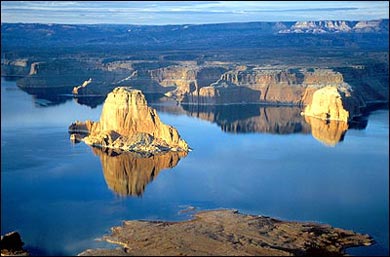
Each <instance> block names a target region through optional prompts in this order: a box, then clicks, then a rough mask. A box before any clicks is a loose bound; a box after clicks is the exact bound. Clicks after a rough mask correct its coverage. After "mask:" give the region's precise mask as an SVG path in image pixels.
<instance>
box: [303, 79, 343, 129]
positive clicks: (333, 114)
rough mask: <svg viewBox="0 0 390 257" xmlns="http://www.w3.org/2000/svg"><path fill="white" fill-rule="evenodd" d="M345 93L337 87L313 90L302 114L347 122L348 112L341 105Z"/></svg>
mask: <svg viewBox="0 0 390 257" xmlns="http://www.w3.org/2000/svg"><path fill="white" fill-rule="evenodd" d="M346 97H347V95H346V94H345V93H344V92H341V91H340V90H339V89H338V88H337V87H334V86H326V87H324V88H321V89H318V90H316V91H315V92H314V94H313V97H312V102H311V103H310V104H309V105H307V106H306V107H305V110H304V111H303V113H302V114H303V115H305V116H312V117H315V118H318V119H321V120H336V121H344V122H348V120H350V112H349V111H348V110H346V108H345V106H343V99H344V98H346Z"/></svg>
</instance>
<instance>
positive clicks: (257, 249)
mask: <svg viewBox="0 0 390 257" xmlns="http://www.w3.org/2000/svg"><path fill="white" fill-rule="evenodd" d="M103 239H104V240H106V241H108V242H110V243H114V244H119V245H121V246H122V247H123V248H122V249H115V250H108V249H106V250H101V249H96V250H87V251H84V252H83V253H81V254H79V256H96V255H102V254H104V255H109V254H111V255H112V254H115V255H123V256H156V255H164V256H168V255H169V256H179V255H185V256H188V255H190V256H199V255H204V256H246V255H248V256H249V255H250V256H273V255H275V256H291V255H298V256H304V255H307V256H339V255H343V254H345V252H344V251H345V248H347V247H354V246H368V245H371V244H372V243H373V240H372V239H371V237H370V236H368V235H362V234H358V233H354V232H353V231H348V230H343V229H339V228H333V227H331V226H329V225H323V224H315V223H303V222H302V223H299V222H286V221H280V220H276V219H273V218H269V217H264V216H254V215H244V214H240V213H238V212H236V211H231V210H216V211H205V212H200V213H197V214H196V215H195V218H194V219H193V220H190V221H185V222H164V221H125V222H124V224H123V225H122V226H121V227H114V228H112V234H111V235H108V236H104V237H103Z"/></svg>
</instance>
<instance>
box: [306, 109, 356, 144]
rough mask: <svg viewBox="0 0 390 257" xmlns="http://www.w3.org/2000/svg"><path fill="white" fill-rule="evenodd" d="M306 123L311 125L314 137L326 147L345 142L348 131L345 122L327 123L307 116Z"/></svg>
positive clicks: (331, 121) (334, 121)
mask: <svg viewBox="0 0 390 257" xmlns="http://www.w3.org/2000/svg"><path fill="white" fill-rule="evenodd" d="M305 121H306V122H307V123H309V124H310V126H311V133H312V135H313V137H314V138H315V139H317V140H318V141H319V142H321V143H323V144H324V145H326V146H331V147H333V146H335V145H336V144H337V143H339V142H341V141H343V140H344V136H345V133H346V132H347V130H348V123H347V122H345V121H336V120H329V121H325V120H321V119H317V118H314V117H310V116H305Z"/></svg>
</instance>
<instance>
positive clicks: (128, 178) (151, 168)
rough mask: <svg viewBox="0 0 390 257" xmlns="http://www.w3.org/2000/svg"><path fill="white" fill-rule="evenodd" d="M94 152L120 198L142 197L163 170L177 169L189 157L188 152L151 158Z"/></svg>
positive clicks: (94, 149) (127, 153)
mask: <svg viewBox="0 0 390 257" xmlns="http://www.w3.org/2000/svg"><path fill="white" fill-rule="evenodd" d="M92 151H93V152H94V154H96V155H97V156H99V158H100V161H101V163H102V168H103V174H104V179H105V180H106V183H107V185H108V187H109V188H110V189H111V190H112V191H114V192H115V193H117V194H118V195H120V196H141V195H142V194H143V192H144V191H145V188H146V185H147V184H148V183H150V182H151V181H152V180H153V179H154V178H155V177H157V175H158V174H159V173H160V171H161V170H163V169H169V168H173V167H175V166H176V165H177V164H178V163H179V161H180V159H181V158H183V157H185V156H187V153H186V152H172V151H170V152H166V153H162V154H157V155H151V156H144V155H139V154H137V153H132V152H121V153H117V152H115V151H113V150H108V151H103V150H102V149H97V148H92Z"/></svg>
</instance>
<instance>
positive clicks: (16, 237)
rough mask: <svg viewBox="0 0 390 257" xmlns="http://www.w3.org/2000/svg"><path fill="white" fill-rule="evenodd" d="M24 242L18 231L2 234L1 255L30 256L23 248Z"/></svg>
mask: <svg viewBox="0 0 390 257" xmlns="http://www.w3.org/2000/svg"><path fill="white" fill-rule="evenodd" d="M23 245H24V243H23V242H22V238H21V237H20V234H19V233H18V232H16V231H14V232H10V233H8V234H5V235H4V236H1V256H28V255H29V254H28V252H27V251H25V250H24V249H23Z"/></svg>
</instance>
